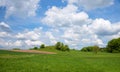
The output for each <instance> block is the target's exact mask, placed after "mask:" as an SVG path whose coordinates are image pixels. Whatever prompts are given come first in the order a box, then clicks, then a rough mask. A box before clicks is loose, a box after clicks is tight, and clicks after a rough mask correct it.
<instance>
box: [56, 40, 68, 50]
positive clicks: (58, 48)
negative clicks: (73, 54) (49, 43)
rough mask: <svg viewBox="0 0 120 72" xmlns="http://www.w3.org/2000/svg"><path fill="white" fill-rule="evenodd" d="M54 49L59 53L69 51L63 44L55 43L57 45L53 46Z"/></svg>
mask: <svg viewBox="0 0 120 72" xmlns="http://www.w3.org/2000/svg"><path fill="white" fill-rule="evenodd" d="M55 48H56V49H57V50H61V51H69V50H70V49H69V46H68V45H64V44H63V43H61V42H57V43H56V44H55Z"/></svg>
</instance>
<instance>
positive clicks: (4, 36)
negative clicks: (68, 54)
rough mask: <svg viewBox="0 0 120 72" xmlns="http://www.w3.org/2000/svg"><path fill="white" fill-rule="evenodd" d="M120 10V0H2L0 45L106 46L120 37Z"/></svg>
mask: <svg viewBox="0 0 120 72" xmlns="http://www.w3.org/2000/svg"><path fill="white" fill-rule="evenodd" d="M119 13H120V1H119V0H96V2H95V1H94V0H20V1H19V0H10V1H9V0H0V48H7V49H8V48H14V47H19V48H21V49H28V48H30V47H34V46H40V45H41V44H46V45H53V44H55V43H56V42H58V41H61V42H63V43H65V44H68V45H69V46H70V47H71V48H75V49H81V48H82V47H84V46H90V45H99V46H100V47H104V46H106V44H107V42H108V41H109V40H111V39H113V38H118V37H120V14H119Z"/></svg>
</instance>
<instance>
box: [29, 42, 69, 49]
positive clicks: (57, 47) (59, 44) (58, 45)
mask: <svg viewBox="0 0 120 72" xmlns="http://www.w3.org/2000/svg"><path fill="white" fill-rule="evenodd" d="M50 47H52V48H54V49H56V50H59V51H70V48H69V46H68V45H65V44H64V43H62V42H57V43H56V44H55V45H53V46H45V44H41V45H40V47H34V48H31V49H35V50H37V49H44V48H50Z"/></svg>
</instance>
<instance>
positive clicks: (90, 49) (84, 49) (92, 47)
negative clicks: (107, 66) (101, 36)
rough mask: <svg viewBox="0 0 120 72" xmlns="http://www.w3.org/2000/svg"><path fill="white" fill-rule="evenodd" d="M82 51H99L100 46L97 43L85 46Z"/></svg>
mask: <svg viewBox="0 0 120 72" xmlns="http://www.w3.org/2000/svg"><path fill="white" fill-rule="evenodd" d="M81 51H84V52H94V53H97V52H98V51H99V47H98V46H97V45H95V46H87V47H83V48H82V49H81Z"/></svg>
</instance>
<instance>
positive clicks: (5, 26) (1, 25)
mask: <svg viewBox="0 0 120 72" xmlns="http://www.w3.org/2000/svg"><path fill="white" fill-rule="evenodd" d="M0 31H5V32H10V31H11V28H10V26H9V25H8V24H6V23H5V22H0Z"/></svg>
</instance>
